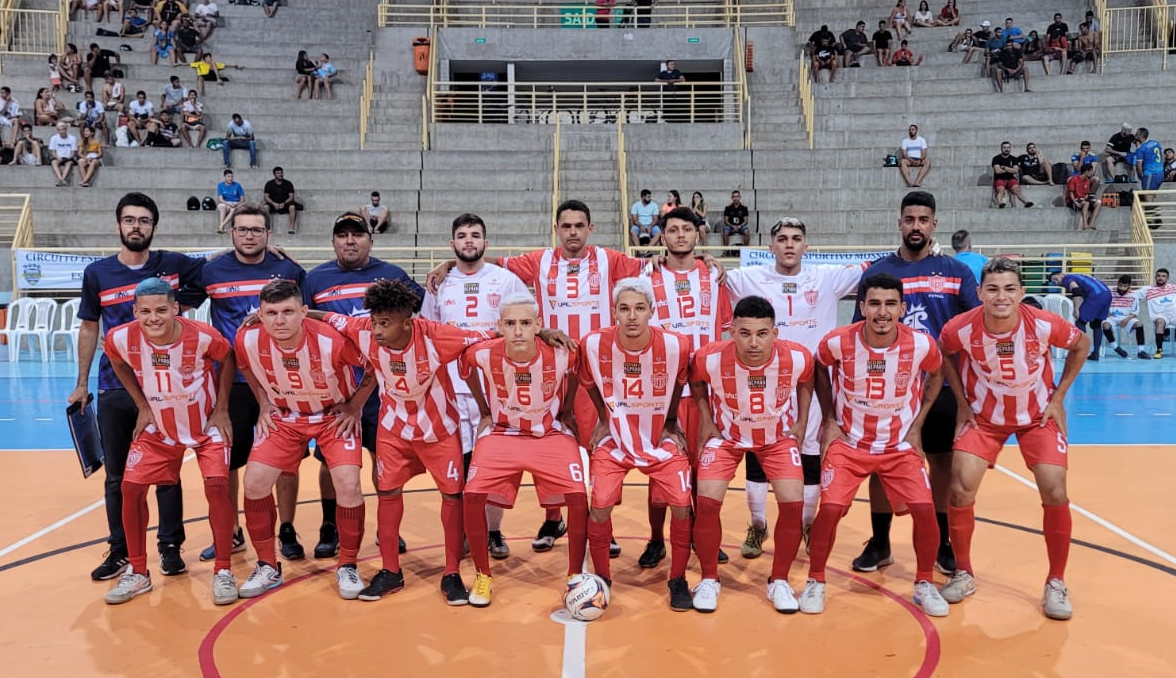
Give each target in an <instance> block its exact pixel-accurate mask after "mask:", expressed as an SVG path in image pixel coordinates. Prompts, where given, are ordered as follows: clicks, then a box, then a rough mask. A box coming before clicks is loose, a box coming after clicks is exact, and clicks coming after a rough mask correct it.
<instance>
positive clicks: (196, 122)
mask: <svg viewBox="0 0 1176 678" xmlns="http://www.w3.org/2000/svg"><path fill="white" fill-rule="evenodd" d="M180 110H181V111H182V113H181V115H182V116H183V118H182V119H181V120H180V137H181V138H182V139H183V140H184V143H185V144H187V146H188V148H200V146H202V145H203V144H204V135H205V134H207V133H208V128H207V127H206V126H205V124H204V104H202V103H200V102H199V101H197V100H196V90H194V89H190V90H188V100H187V101H185V102H184V105H183V106H182V107H181V108H180ZM193 132H199V133H200V136H199V137H198V138H197V139H196V141H195V142H193V141H192V133H193Z"/></svg>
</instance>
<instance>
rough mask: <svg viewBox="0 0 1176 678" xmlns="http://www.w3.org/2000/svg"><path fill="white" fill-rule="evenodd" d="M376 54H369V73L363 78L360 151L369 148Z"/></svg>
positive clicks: (360, 98)
mask: <svg viewBox="0 0 1176 678" xmlns="http://www.w3.org/2000/svg"><path fill="white" fill-rule="evenodd" d="M375 70H376V53H375V52H374V51H373V52H368V62H367V71H365V73H364V76H363V87H362V90H361V93H360V95H359V149H360V150H361V151H362V150H363V149H364V148H365V147H366V146H367V131H368V124H369V123H370V121H371V115H372V96H373V93H374V91H375Z"/></svg>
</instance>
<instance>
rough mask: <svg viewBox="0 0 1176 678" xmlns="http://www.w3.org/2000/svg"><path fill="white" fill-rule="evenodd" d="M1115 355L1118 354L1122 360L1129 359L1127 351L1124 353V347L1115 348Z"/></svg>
mask: <svg viewBox="0 0 1176 678" xmlns="http://www.w3.org/2000/svg"><path fill="white" fill-rule="evenodd" d="M1115 353H1116V354H1117V355H1118V356H1119V357H1120V358H1126V357H1127V351H1124V350H1123V347H1122V346H1116V347H1115Z"/></svg>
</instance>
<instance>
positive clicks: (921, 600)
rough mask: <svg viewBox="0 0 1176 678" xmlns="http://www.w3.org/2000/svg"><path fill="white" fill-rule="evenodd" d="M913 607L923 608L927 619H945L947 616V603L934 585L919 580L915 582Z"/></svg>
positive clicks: (924, 580)
mask: <svg viewBox="0 0 1176 678" xmlns="http://www.w3.org/2000/svg"><path fill="white" fill-rule="evenodd" d="M913 600H914V601H915V605H918V606H919V607H921V608H923V613H924V614H926V615H927V616H928V617H946V616H947V601H946V600H944V599H943V596H941V595H940V594H939V591H938V589H936V588H935V584H932V583H931V582H929V581H927V580H926V579H920V580H919V581H917V582H915V595H914V596H913Z"/></svg>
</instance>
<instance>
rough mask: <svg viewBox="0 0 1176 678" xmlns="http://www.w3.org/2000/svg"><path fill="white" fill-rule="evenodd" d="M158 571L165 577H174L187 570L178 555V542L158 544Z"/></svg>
mask: <svg viewBox="0 0 1176 678" xmlns="http://www.w3.org/2000/svg"><path fill="white" fill-rule="evenodd" d="M159 571H160V572H162V573H163V576H165V577H174V576H176V575H177V574H183V573H185V572H187V571H188V566H187V565H185V564H184V559H183V558H181V557H180V546H179V544H160V545H159Z"/></svg>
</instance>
